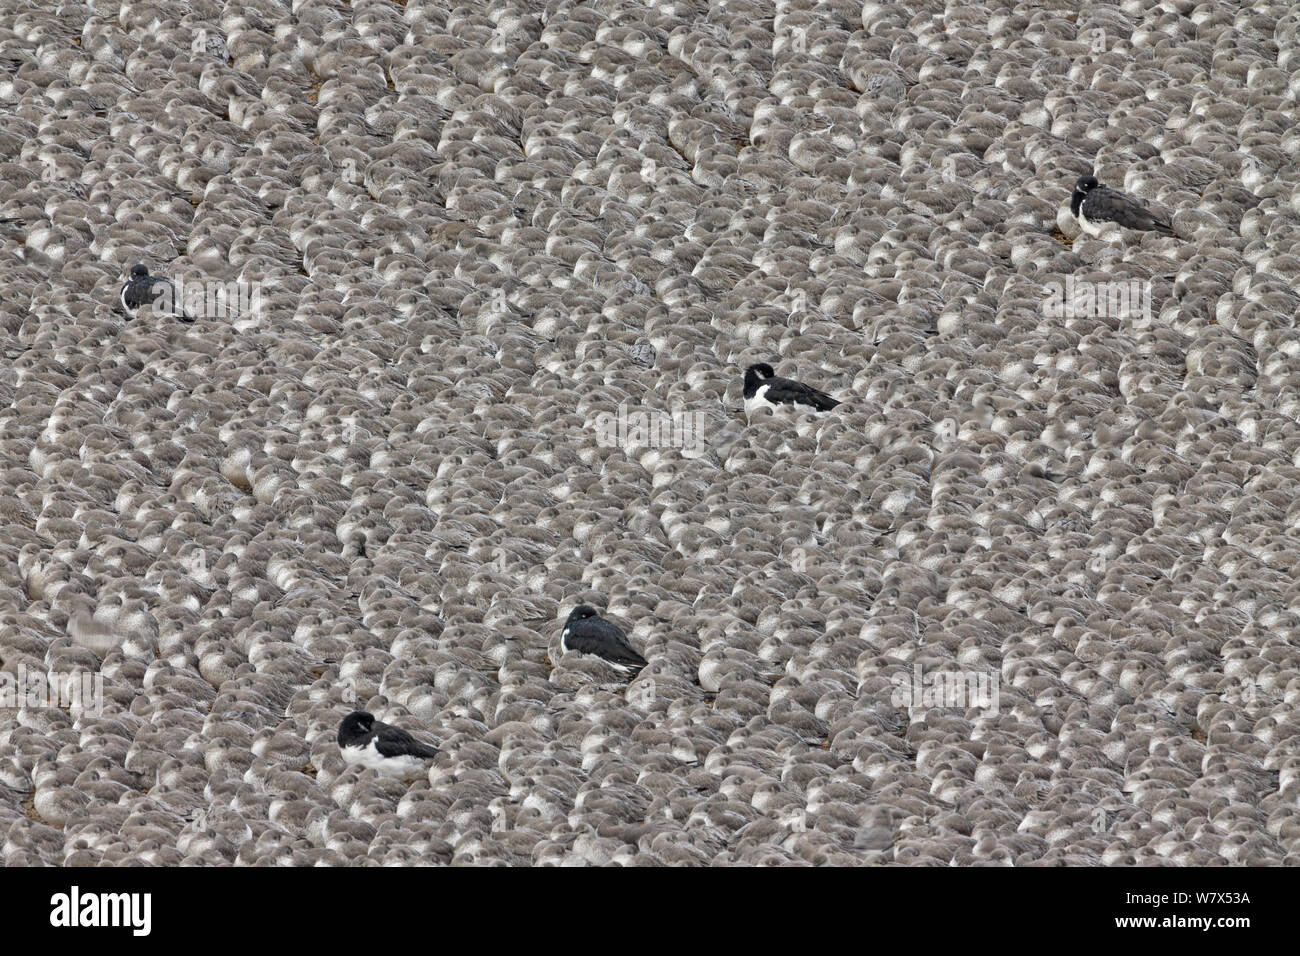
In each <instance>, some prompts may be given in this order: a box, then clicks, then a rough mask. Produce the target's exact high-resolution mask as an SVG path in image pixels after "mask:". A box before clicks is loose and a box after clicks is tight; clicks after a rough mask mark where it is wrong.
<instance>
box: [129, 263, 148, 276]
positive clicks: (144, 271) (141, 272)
mask: <svg viewBox="0 0 1300 956" xmlns="http://www.w3.org/2000/svg"><path fill="white" fill-rule="evenodd" d="M148 274H149V269H148V268H147V267H146V266H144V265H143V264H136V265H133V266H132V267H131V278H132V279H143V278H144V277H145V276H147V275H148Z"/></svg>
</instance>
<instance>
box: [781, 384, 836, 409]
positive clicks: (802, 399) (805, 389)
mask: <svg viewBox="0 0 1300 956" xmlns="http://www.w3.org/2000/svg"><path fill="white" fill-rule="evenodd" d="M763 384H764V385H766V386H767V391H766V392H765V393H764V396H763V397H764V398H766V399H767V400H768V401H769V402H776V403H778V404H786V403H789V402H798V403H799V404H800V405H811V406H812V407H813V408H815V409H817V410H818V411H822V412H828V411H830V410H831V409H832V408H834V407H835V406H836V405H838V404H839V402H837V401H836V400H835V399H833V398H831V397H830V396H829V395H827V394H826V393H825V392H823V391H821V390H820V389H816V388H813V387H812V386H811V385H805V384H804V383H803V382H796V381H793V380H792V379H788V378H779V377H777V378H769V379H768V380H767V381H766V382H764V383H763Z"/></svg>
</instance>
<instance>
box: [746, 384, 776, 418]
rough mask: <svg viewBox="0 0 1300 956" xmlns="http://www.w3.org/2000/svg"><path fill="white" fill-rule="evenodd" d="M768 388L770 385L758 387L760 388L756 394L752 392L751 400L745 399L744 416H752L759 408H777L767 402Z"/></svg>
mask: <svg viewBox="0 0 1300 956" xmlns="http://www.w3.org/2000/svg"><path fill="white" fill-rule="evenodd" d="M769 388H771V386H770V385H760V386H759V387H758V390H757V391H756V392H754V397H753V398H747V399H745V414H746V415H752V414H754V412H756V411H757V410H758V409H760V408H772V409H775V408H776V407H777V406H776V405H774V404H773V403H772V402H769V401H768V400H767V390H768V389H769Z"/></svg>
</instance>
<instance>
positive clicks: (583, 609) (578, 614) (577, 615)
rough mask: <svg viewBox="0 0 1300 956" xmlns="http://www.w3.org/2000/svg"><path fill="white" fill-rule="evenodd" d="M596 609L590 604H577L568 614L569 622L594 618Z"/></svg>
mask: <svg viewBox="0 0 1300 956" xmlns="http://www.w3.org/2000/svg"><path fill="white" fill-rule="evenodd" d="M596 616H597V613H596V609H595V608H594V607H592V606H591V605H590V604H579V605H578V606H577V607H575V608H574V609H573V610H572V611H570V612H569V620H570V621H585V620H586V619H587V618H589V617H596Z"/></svg>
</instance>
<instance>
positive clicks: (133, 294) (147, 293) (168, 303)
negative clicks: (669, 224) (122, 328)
mask: <svg viewBox="0 0 1300 956" xmlns="http://www.w3.org/2000/svg"><path fill="white" fill-rule="evenodd" d="M122 302H123V303H124V304H125V305H126V307H127V308H128V309H130V310H131V311H132V312H136V311H138V310H139V309H140V307H141V306H143V305H145V304H149V305H152V306H153V307H154V309H155V311H158V312H171V313H173V314H175V315H177V316H179V317H180V319H181V320H182V321H184V322H193V321H194V317H193V316H192V315H190V314H189V313H188V312H186V311H185V310H184V309H182V308H181V304H180V303H179V302H177V301H176V287H175V286H174V285H172V284H171V282H170V281H169V280H167V279H161V278H159V277H158V276H146V277H144V278H143V279H133V280H132V281H130V282H128V283H127V284H126V285H124V286H123V287H122Z"/></svg>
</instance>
